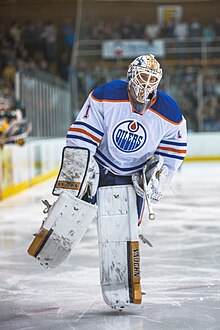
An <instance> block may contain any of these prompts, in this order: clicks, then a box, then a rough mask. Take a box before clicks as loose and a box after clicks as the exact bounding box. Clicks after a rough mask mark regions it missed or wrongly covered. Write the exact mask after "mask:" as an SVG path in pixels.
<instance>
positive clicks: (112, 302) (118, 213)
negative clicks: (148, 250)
mask: <svg viewBox="0 0 220 330" xmlns="http://www.w3.org/2000/svg"><path fill="white" fill-rule="evenodd" d="M97 198H98V205H99V211H98V236H99V254H100V258H99V260H100V283H101V288H102V295H103V299H104V301H105V302H106V304H107V305H109V306H111V307H112V308H114V309H119V310H121V309H123V308H124V307H131V306H135V304H141V301H142V295H141V284H140V251H139V238H138V214H137V206H136V194H135V190H134V188H133V186H132V185H121V186H108V187H101V188H99V189H98V193H97Z"/></svg>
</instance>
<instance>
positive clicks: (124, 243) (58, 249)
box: [28, 54, 187, 310]
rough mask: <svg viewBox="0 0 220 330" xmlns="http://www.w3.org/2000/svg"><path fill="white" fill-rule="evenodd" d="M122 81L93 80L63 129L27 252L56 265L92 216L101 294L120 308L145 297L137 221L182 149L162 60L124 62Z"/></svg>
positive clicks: (182, 124)
mask: <svg viewBox="0 0 220 330" xmlns="http://www.w3.org/2000/svg"><path fill="white" fill-rule="evenodd" d="M127 78H128V79H127V81H122V80H116V81H112V82H109V83H107V84H104V85H102V86H99V87H97V88H95V89H94V90H93V91H92V92H91V93H90V95H89V96H88V98H87V100H86V102H85V104H84V105H83V107H82V109H81V110H80V112H79V114H78V116H77V118H76V120H75V121H74V123H73V124H72V125H71V127H70V128H69V131H68V133H67V145H66V147H65V148H64V149H63V154H62V164H61V168H60V172H59V175H58V177H57V180H56V182H55V185H54V189H53V194H55V195H57V196H58V198H57V200H56V202H55V203H54V204H53V205H52V206H51V205H50V204H49V203H48V202H47V201H45V202H44V203H45V204H46V206H47V207H46V212H47V217H46V219H45V220H44V221H43V223H42V226H41V228H40V229H39V232H38V233H37V234H36V237H35V239H34V240H33V242H32V243H31V245H30V247H29V249H28V253H29V254H30V255H32V256H34V257H35V258H36V259H37V260H38V261H39V262H40V263H41V264H42V265H44V266H45V267H51V268H53V267H57V266H58V265H60V264H61V263H62V262H63V261H64V260H65V259H66V258H67V257H68V255H69V253H70V252H71V251H72V250H73V249H74V247H75V246H76V245H77V244H78V243H79V242H80V240H81V239H82V237H83V235H84V234H85V232H86V230H87V229H88V227H89V225H90V224H91V222H92V221H93V220H94V219H97V227H98V240H99V261H100V262H99V264H100V284H101V289H102V295H103V299H104V301H105V302H106V304H107V305H109V306H110V307H112V308H114V309H117V310H122V309H123V308H126V307H134V306H137V305H140V304H141V303H142V291H141V269H140V268H141V267H140V264H141V258H140V257H141V256H140V248H139V240H140V239H142V240H145V241H147V240H146V239H145V238H144V237H143V235H140V232H139V228H141V222H142V218H143V212H144V209H145V208H146V209H147V210H148V212H149V219H151V220H153V219H154V217H155V215H154V213H153V209H152V203H156V202H158V201H159V200H160V198H161V197H162V191H161V189H162V186H163V184H164V182H166V181H169V180H170V178H171V177H172V176H173V175H174V174H175V172H176V171H177V170H178V168H179V167H180V165H181V163H182V161H183V159H184V157H185V154H186V145H187V143H186V121H185V119H184V117H183V116H182V114H181V112H180V110H179V108H178V105H177V104H176V102H175V101H174V100H173V99H172V98H171V97H170V96H168V95H167V94H165V93H163V92H162V91H160V90H158V85H159V82H160V80H161V78H162V70H161V68H160V64H159V63H158V61H157V60H156V59H155V57H154V56H153V55H151V54H149V55H142V56H139V57H138V58H136V59H135V60H134V61H133V62H132V63H131V64H130V65H129V67H128V72H127Z"/></svg>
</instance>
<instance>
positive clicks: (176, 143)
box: [160, 140, 187, 147]
mask: <svg viewBox="0 0 220 330" xmlns="http://www.w3.org/2000/svg"><path fill="white" fill-rule="evenodd" d="M160 143H163V144H170V145H172V146H179V147H186V146H187V143H184V142H171V141H165V140H161V141H160Z"/></svg>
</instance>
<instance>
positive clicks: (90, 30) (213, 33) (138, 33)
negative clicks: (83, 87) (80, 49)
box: [81, 16, 220, 41]
mask: <svg viewBox="0 0 220 330" xmlns="http://www.w3.org/2000/svg"><path fill="white" fill-rule="evenodd" d="M188 36H190V37H204V38H206V39H207V41H213V39H214V38H215V37H220V17H216V19H215V21H214V22H209V21H208V22H207V24H201V22H200V21H199V18H198V17H197V16H192V17H191V18H190V20H189V22H184V21H175V20H174V19H173V20H170V21H169V22H168V23H164V24H162V25H159V24H158V23H156V22H153V21H149V22H147V23H146V24H143V23H141V22H140V21H138V20H133V19H132V18H131V17H130V16H126V17H125V18H124V19H123V20H122V21H119V20H118V21H117V20H116V21H115V20H114V21H113V20H112V21H98V22H97V23H96V24H92V23H91V22H90V21H89V20H85V21H84V23H82V28H81V38H82V39H84V40H85V39H99V40H105V39H147V40H154V39H156V38H177V39H179V40H184V39H185V38H187V37H188Z"/></svg>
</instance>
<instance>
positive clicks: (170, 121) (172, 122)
mask: <svg viewBox="0 0 220 330" xmlns="http://www.w3.org/2000/svg"><path fill="white" fill-rule="evenodd" d="M149 110H150V111H152V112H154V113H155V114H156V115H158V116H159V117H161V118H163V119H164V120H166V121H168V122H169V123H171V124H173V125H179V124H180V123H182V121H183V119H181V120H180V121H179V122H178V123H175V122H174V121H172V120H169V119H167V118H166V117H164V116H163V115H161V114H160V113H159V112H157V111H156V110H154V109H152V108H149Z"/></svg>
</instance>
